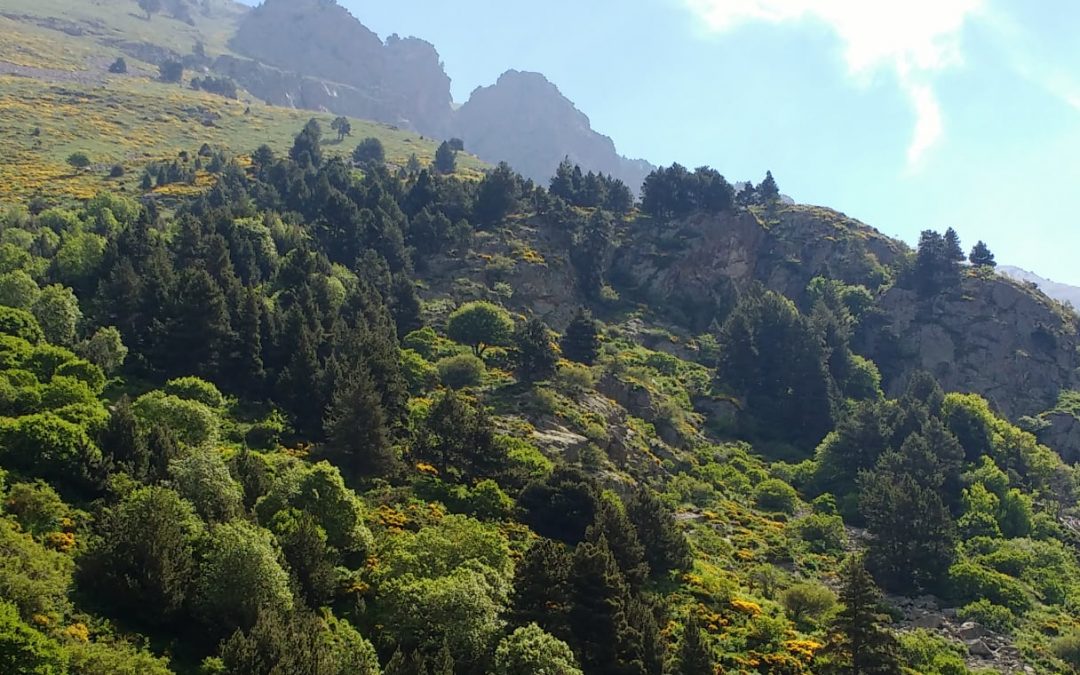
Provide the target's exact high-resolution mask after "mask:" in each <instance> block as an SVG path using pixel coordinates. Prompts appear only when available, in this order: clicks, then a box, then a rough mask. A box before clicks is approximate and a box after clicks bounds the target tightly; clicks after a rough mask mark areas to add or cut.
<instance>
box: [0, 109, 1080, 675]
mask: <svg viewBox="0 0 1080 675" xmlns="http://www.w3.org/2000/svg"><path fill="white" fill-rule="evenodd" d="M323 132H324V130H323V129H322V127H321V126H320V124H319V123H318V122H316V121H312V122H310V123H308V124H307V125H306V126H304V127H303V129H300V130H297V133H296V136H295V141H294V143H293V145H292V147H291V149H290V150H289V151H288V153H287V154H278V153H275V152H274V151H273V150H271V149H270V148H269V147H265V146H264V147H260V148H253V149H252V152H251V155H250V160H249V159H248V157H247V156H245V157H243V158H239V159H238V158H237V157H234V156H231V155H229V154H228V153H225V152H224V151H221V150H218V149H214V148H212V147H210V146H209V145H205V146H203V147H201V148H200V147H194V148H191V149H190V150H189V151H185V152H183V153H181V154H180V155H179V156H178V157H177V158H176V159H175V161H172V162H170V163H168V164H162V165H160V166H158V165H155V166H152V167H150V168H148V169H146V174H145V179H144V186H143V187H144V189H145V190H146V192H148V193H149V192H151V191H153V190H154V189H155V188H156V187H158V186H159V185H161V184H167V182H168V181H169V180H170V179H169V176H170V175H175V176H183V175H188V174H191V175H194V173H195V172H196V171H206V172H208V173H209V176H210V180H209V181H208V186H207V187H206V189H204V190H200V191H197V192H196V193H195V194H191V195H182V196H164V197H163V196H162V195H160V194H159V195H157V196H156V197H154V198H149V199H138V198H135V197H132V196H131V195H130V194H128V195H127V196H125V195H122V194H119V193H116V192H102V193H100V194H98V195H97V196H96V197H94V198H92V199H90V200H88V201H85V202H82V203H76V202H69V203H49V202H48V200H46V199H40V198H39V199H34V200H31V201H28V202H27V203H26V204H25V205H18V206H13V207H11V208H7V209H6V210H5V211H3V212H2V215H0V305H2V307H0V415H2V417H0V467H2V471H0V479H2V480H0V496H2V499H0V513H2V517H0V671H3V672H5V673H40V674H61V673H71V674H87V675H89V674H95V675H96V674H101V675H104V674H106V673H132V674H135V673H139V674H142V673H150V674H157V673H161V674H164V673H181V674H183V673H191V674H195V673H199V674H203V675H216V674H226V673H228V674H233V675H241V674H243V675H248V674H259V675H264V674H265V675H271V674H273V675H307V674H311V675H338V674H340V675H346V674H350V675H351V674H365V675H373V674H377V673H383V674H385V675H405V674H407V675H422V674H423V675H450V674H457V675H470V674H477V675H479V674H486V673H492V674H497V675H526V674H545V675H573V674H585V675H609V674H610V675H660V674H672V675H691V674H694V675H699V674H701V673H767V674H775V675H780V674H784V675H793V674H800V673H883V674H884V673H926V674H930V675H933V674H940V675H961V674H963V673H970V672H979V670H980V668H979V665H978V662H977V659H976V660H975V661H973V660H972V656H975V657H978V656H979V654H980V653H982V654H983V655H984V656H986V655H987V654H986V652H989V653H990V654H993V653H995V652H997V653H998V655H999V656H1000V655H1002V653H1004V652H1007V654H1011V655H1013V658H1014V660H1015V662H1016V663H1024V664H1028V667H1029V668H1032V669H1033V670H1034V672H1041V673H1061V672H1067V671H1068V670H1069V669H1076V668H1080V567H1078V562H1077V544H1078V542H1077V530H1076V529H1075V523H1076V522H1077V520H1076V518H1077V516H1078V514H1077V509H1076V490H1077V487H1078V484H1077V472H1076V471H1075V469H1074V468H1073V467H1072V466H1070V465H1067V464H1066V463H1064V462H1063V461H1062V460H1061V458H1060V457H1059V456H1058V455H1057V454H1056V453H1055V452H1053V451H1052V450H1050V449H1049V448H1047V447H1046V446H1044V445H1041V444H1040V443H1039V442H1038V441H1037V440H1036V436H1035V435H1034V433H1033V432H1034V431H1036V430H1037V428H1038V425H1039V423H1040V420H1039V419H1037V418H1034V417H1029V418H1025V419H1024V420H1020V421H1019V422H1020V424H1021V426H1016V425H1014V424H1013V423H1011V422H1010V421H1008V420H1007V419H1005V418H1004V417H1003V416H1001V415H999V414H997V413H996V412H995V411H994V408H993V407H992V406H991V405H990V404H989V403H988V401H987V400H985V399H984V398H982V397H980V396H978V395H976V394H970V393H954V392H945V391H943V390H942V388H941V386H939V384H938V382H937V381H936V380H935V378H934V377H933V376H931V375H930V374H928V373H914V374H911V375H910V376H908V377H906V378H905V379H904V381H903V382H898V383H896V386H895V387H893V389H892V391H894V392H898V393H896V394H894V395H893V396H886V395H885V393H884V391H883V378H885V377H893V376H892V375H891V373H895V372H898V364H897V362H894V360H886V359H881V358H879V361H881V362H879V363H875V362H874V361H873V360H871V359H869V358H866V357H864V356H862V355H860V354H859V353H857V347H858V345H859V344H860V333H861V332H864V331H866V330H869V329H871V328H872V327H873V326H874V325H875V321H876V317H877V315H878V314H879V313H880V310H878V309H877V308H876V306H875V301H876V300H875V299H876V298H877V297H879V296H880V295H881V294H882V293H883V292H884V291H885V290H886V289H887V288H891V287H896V288H901V289H910V290H911V292H912V294H913V297H915V298H916V300H915V302H916V303H918V304H919V306H924V305H926V306H928V305H930V304H932V303H935V302H938V301H939V300H940V299H941V298H944V297H950V296H955V295H957V294H961V293H964V292H966V291H965V289H966V288H967V285H968V284H972V283H980V282H981V281H982V280H984V279H986V278H987V277H988V276H993V274H994V273H993V264H994V261H993V254H991V253H990V251H989V249H988V248H987V247H986V245H985V244H983V243H982V242H979V245H978V246H976V247H975V249H974V250H973V251H972V254H971V256H970V262H971V263H972V264H970V265H968V264H961V263H962V261H964V260H965V258H967V256H965V255H964V253H963V250H962V249H961V248H960V242H959V237H958V235H957V233H956V232H954V231H952V230H950V231H948V232H946V233H945V234H943V235H942V234H938V233H935V232H932V231H928V232H926V233H924V235H923V238H922V241H921V242H920V245H919V247H918V250H917V251H903V252H902V254H901V255H899V256H898V257H897V259H896V260H895V262H893V263H892V264H889V265H882V264H878V263H876V262H873V261H869V262H868V261H867V259H865V258H861V259H860V260H861V261H862V262H861V263H860V264H858V265H855V264H853V263H850V261H849V262H847V263H844V265H842V266H839V264H838V266H837V267H836V269H837V270H838V271H837V273H836V275H835V276H833V277H829V276H817V277H814V278H813V279H812V280H811V281H810V282H809V283H808V284H807V285H806V286H805V288H804V289H802V290H801V292H800V293H798V294H797V296H796V297H791V298H789V297H785V296H784V295H781V294H779V293H777V292H774V291H772V290H769V289H768V288H767V287H766V286H764V285H762V284H750V285H747V286H745V287H742V288H726V289H723V290H724V292H722V293H719V292H718V294H717V297H716V298H714V299H713V300H711V301H709V302H710V303H711V304H709V305H708V306H703V307H696V308H693V307H692V308H691V309H697V310H704V312H705V315H706V321H697V320H696V319H694V318H693V316H692V315H696V314H697V313H700V312H697V313H695V312H689V311H687V306H686V305H687V303H686V301H685V299H682V300H680V301H679V302H678V303H672V305H671V306H668V307H664V306H662V305H655V306H652V307H650V306H649V305H648V304H647V303H646V302H645V301H644V299H643V298H641V297H638V296H637V295H636V294H635V288H633V286H632V285H631V284H627V283H626V282H625V280H624V279H620V278H619V277H620V275H619V274H617V273H616V271H615V266H614V264H613V261H614V260H615V259H616V258H617V257H619V256H620V255H622V254H623V253H625V251H626V250H627V249H628V248H633V247H634V246H637V245H638V244H639V242H637V241H635V240H634V238H633V237H632V236H631V235H632V234H633V233H634V232H638V231H641V230H643V229H644V230H648V231H650V232H651V233H652V234H653V235H654V236H656V237H660V238H662V239H664V240H665V241H668V245H669V246H673V245H675V244H672V243H671V242H673V241H674V242H675V243H676V244H677V240H678V238H679V237H680V231H681V228H682V223H684V222H685V221H686V220H687V219H693V218H714V219H719V220H720V221H721V222H723V220H724V219H725V218H734V217H750V218H753V219H754V220H755V222H757V223H760V226H761V227H762V228H765V229H769V228H779V227H780V221H781V220H782V219H783V218H784V217H785V216H784V213H786V212H787V211H790V209H791V208H794V207H790V206H788V205H786V204H784V203H783V202H782V201H781V200H780V195H779V190H778V187H777V185H776V181H775V180H774V179H773V177H772V175H771V174H770V175H769V176H767V177H766V179H765V180H764V181H763V182H762V183H761V184H760V185H758V186H754V185H749V186H747V187H745V188H743V189H740V190H738V191H736V189H735V187H733V186H732V185H731V184H729V183H728V182H727V181H726V180H725V179H724V178H723V177H722V176H721V175H720V174H719V173H717V172H715V171H712V170H710V169H698V170H696V171H690V170H687V169H684V168H683V167H680V166H678V165H674V166H672V167H669V168H665V169H660V170H657V171H656V172H654V173H653V174H652V175H651V176H650V177H649V179H648V180H647V181H646V183H645V186H644V189H643V193H642V196H641V200H640V202H638V201H636V200H635V198H634V196H633V193H632V192H631V191H630V190H629V189H628V188H627V186H625V185H623V184H622V183H621V182H619V181H617V180H615V179H612V178H609V177H607V176H603V175H597V174H593V173H583V172H582V171H581V170H580V169H579V168H577V167H575V166H574V165H572V164H571V163H569V162H566V163H564V164H563V166H562V167H560V169H559V171H558V174H557V175H556V177H555V178H554V179H553V180H552V181H551V183H550V185H536V184H533V183H532V182H531V181H527V180H524V179H522V178H521V177H519V176H518V175H516V174H515V173H514V172H513V171H512V170H511V169H510V168H509V167H508V166H505V165H502V166H499V167H496V168H494V169H492V170H490V171H488V172H486V173H485V174H484V176H483V178H481V179H475V178H474V177H472V176H459V175H455V174H454V168H455V167H454V161H455V153H456V150H455V149H454V148H453V147H452V144H449V143H447V144H444V145H443V146H442V147H441V148H440V149H439V151H438V152H437V153H436V156H435V162H434V163H433V165H432V166H431V167H424V166H421V165H420V163H419V162H417V161H413V162H410V163H409V165H407V166H400V167H399V166H395V165H388V164H387V163H386V161H385V153H383V152H382V151H381V144H380V143H379V141H378V140H376V139H365V140H362V141H357V142H358V143H359V145H360V147H359V148H358V150H357V153H356V161H354V162H350V161H347V160H346V159H343V158H342V157H341V156H339V155H334V156H330V155H324V152H323V146H324V145H325V144H326V143H327V142H328V139H327V138H324V135H323ZM339 140H340V137H339ZM414 159H415V158H414ZM196 163H198V167H196ZM740 214H741V215H740ZM838 232H842V230H838ZM849 236H851V237H854V236H855V235H853V234H850V233H849ZM492 242H498V243H499V245H500V246H503V247H504V248H505V254H503V253H496V254H492V253H490V252H489V251H491V250H492V248H491V245H492ZM848 243H851V242H848ZM541 244H542V245H541ZM837 248H838V250H839V249H840V248H841V244H837ZM661 254H662V251H659V252H657V253H656V255H661ZM553 255H560V256H562V257H563V258H564V259H565V260H566V261H568V265H567V266H566V267H565V270H566V271H568V272H569V274H565V275H563V276H562V277H560V278H559V280H558V283H559V284H561V285H563V286H565V287H568V288H570V289H571V290H572V296H573V297H575V298H577V299H578V302H577V303H576V304H575V306H573V307H570V308H567V307H563V310H565V312H564V316H565V320H556V319H552V325H548V324H547V323H545V321H544V317H542V316H541V315H539V314H538V313H529V312H527V311H524V312H523V311H521V307H520V304H515V302H513V298H514V297H515V296H516V295H519V294H520V295H524V296H525V297H528V295H527V294H528V293H529V289H528V288H527V287H524V286H521V287H515V286H514V283H513V282H514V280H516V279H519V278H520V277H517V276H515V268H519V267H522V266H526V267H535V268H545V267H546V266H547V265H548V263H549V262H551V263H552V264H554V261H553V260H552V261H548V260H546V257H547V256H553ZM448 260H451V261H452V260H457V261H469V267H468V270H469V271H468V272H467V273H461V275H460V277H458V278H455V279H454V280H453V281H452V282H451V283H449V284H448V285H447V284H445V283H444V282H443V281H441V280H442V279H444V277H445V274H444V272H445V271H446V270H447V269H450V270H451V272H450V273H451V274H457V273H458V272H454V271H453V270H455V269H459V268H455V267H453V266H450V267H448V263H447V261H448ZM559 269H560V270H561V269H564V268H559ZM440 284H442V285H441V286H440ZM702 305H705V301H704V300H702ZM1063 311H1064V310H1063ZM556 328H557V330H556ZM1052 338H1053V335H1049V337H1047V339H1052ZM903 358H904V355H903V354H902V353H897V354H896V355H895V357H894V359H895V360H899V359H903ZM883 373H884V375H883ZM893 379H896V378H895V377H893ZM1072 396H1073V394H1071V393H1069V392H1066V393H1065V394H1063V396H1062V400H1061V403H1060V406H1062V407H1065V408H1068V407H1069V406H1073V405H1075V403H1074V399H1073V398H1071V397H1072ZM905 598H906V599H907V600H905ZM927 598H929V599H930V600H929V601H928V600H927ZM935 599H937V600H935ZM905 602H906V603H908V604H907V607H908V608H909V609H910V608H911V607H912V603H916V604H915V605H914V606H915V607H916V608H919V607H923V608H927V607H930V606H935V607H936V606H938V604H939V603H940V606H941V607H949V608H955V609H951V610H946V611H945V612H943V613H935V612H934V611H930V610H924V611H923V612H922V615H921V616H919V617H915V618H913V617H912V616H911V612H910V611H909V612H908V613H907V614H905V610H904V609H903V607H904V606H905V605H904V603H905ZM919 603H921V604H919ZM946 625H956V626H960V628H959V631H960V638H962V639H957V638H956V637H955V636H952V637H950V636H948V635H947V632H946V631H944V630H943V628H944V627H945V626H946ZM1001 645H1005V646H1001ZM983 650H985V651H983ZM984 672H996V671H994V670H992V669H991V668H990V666H989V665H987V666H986V668H985V671H984Z"/></svg>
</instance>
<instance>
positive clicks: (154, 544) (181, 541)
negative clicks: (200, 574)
mask: <svg viewBox="0 0 1080 675" xmlns="http://www.w3.org/2000/svg"><path fill="white" fill-rule="evenodd" d="M202 527H203V526H202V523H201V522H200V521H199V519H198V517H196V515H195V511H194V509H193V508H192V506H191V504H189V503H187V502H185V501H184V500H182V499H181V498H180V496H179V495H177V494H176V493H175V492H173V491H172V490H169V489H166V488H162V487H148V488H142V489H140V490H137V491H136V492H134V493H132V494H131V495H130V496H129V497H128V498H127V499H125V500H124V501H123V502H122V503H121V504H119V505H118V506H116V507H115V508H113V509H111V510H110V511H109V513H108V514H107V516H106V518H105V520H104V525H103V537H102V539H101V542H100V544H99V546H98V547H97V548H96V549H94V550H93V551H92V552H91V553H90V554H89V558H88V559H87V561H86V562H85V564H84V566H83V568H82V569H81V570H80V577H79V578H80V587H81V588H83V590H85V591H86V592H89V593H93V594H95V595H97V596H98V597H99V598H100V600H101V602H103V603H106V604H109V605H112V606H115V607H117V608H118V609H122V610H123V611H124V612H125V613H126V614H127V615H128V616H135V617H138V618H139V619H140V620H141V621H143V622H145V623H146V624H148V625H153V624H157V623H166V622H169V621H172V620H175V619H177V618H179V616H180V613H181V611H182V609H183V608H184V606H185V604H186V603H187V602H188V600H189V599H190V592H191V586H192V582H193V579H194V577H195V574H196V559H195V546H196V542H197V540H198V538H199V536H200V534H201V532H202Z"/></svg>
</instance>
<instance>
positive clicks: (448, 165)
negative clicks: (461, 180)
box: [434, 141, 457, 176]
mask: <svg viewBox="0 0 1080 675" xmlns="http://www.w3.org/2000/svg"><path fill="white" fill-rule="evenodd" d="M434 166H435V171H437V172H439V173H441V174H443V175H444V176H445V175H449V174H452V173H454V171H455V170H456V169H457V153H455V152H454V149H453V148H451V147H450V144H449V143H447V142H446V141H443V143H442V145H440V146H439V149H438V150H436V151H435V164H434Z"/></svg>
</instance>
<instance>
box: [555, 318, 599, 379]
mask: <svg viewBox="0 0 1080 675" xmlns="http://www.w3.org/2000/svg"><path fill="white" fill-rule="evenodd" d="M560 345H561V346H562V353H563V356H565V357H566V358H567V359H569V360H571V361H576V362H577V363H583V364H585V365H587V366H591V365H593V364H594V363H596V358H597V357H598V356H599V355H600V328H599V325H598V324H597V323H596V321H595V320H594V319H593V318H592V316H590V315H589V313H588V312H586V311H585V309H584V308H580V309H578V311H577V314H575V315H574V318H573V320H572V321H571V322H570V325H568V326H567V327H566V333H565V334H563V338H562V341H561V342H560Z"/></svg>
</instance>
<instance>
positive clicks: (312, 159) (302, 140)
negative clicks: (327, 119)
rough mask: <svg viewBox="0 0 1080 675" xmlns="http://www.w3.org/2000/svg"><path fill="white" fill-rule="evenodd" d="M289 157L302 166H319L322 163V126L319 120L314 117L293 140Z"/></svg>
mask: <svg viewBox="0 0 1080 675" xmlns="http://www.w3.org/2000/svg"><path fill="white" fill-rule="evenodd" d="M289 158H290V159H292V161H294V162H296V163H297V164H298V165H300V167H301V168H308V167H317V166H319V165H320V164H322V127H320V126H319V122H318V120H315V119H312V120H310V121H309V122H308V123H307V124H305V125H304V128H303V130H302V131H301V132H300V133H299V134H298V135H297V136H296V140H295V141H293V147H292V150H290V151H289Z"/></svg>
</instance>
